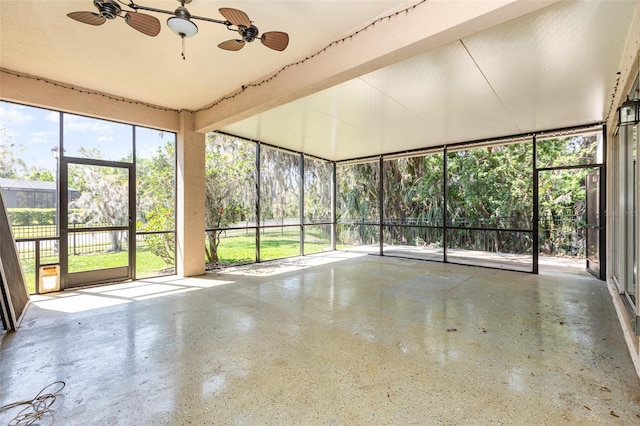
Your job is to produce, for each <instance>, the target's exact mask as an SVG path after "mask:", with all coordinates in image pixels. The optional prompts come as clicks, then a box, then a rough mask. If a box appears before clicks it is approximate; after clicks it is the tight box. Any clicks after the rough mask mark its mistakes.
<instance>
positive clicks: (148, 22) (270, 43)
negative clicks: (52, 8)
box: [67, 0, 289, 58]
mask: <svg viewBox="0 0 640 426" xmlns="http://www.w3.org/2000/svg"><path fill="white" fill-rule="evenodd" d="M178 2H179V3H180V6H179V7H178V8H177V9H176V10H175V11H173V12H171V11H169V10H162V9H156V8H153V7H147V6H142V5H139V4H136V3H134V2H133V0H129V2H128V3H125V2H123V1H121V0H93V5H94V6H95V7H96V9H98V12H97V13H96V12H87V11H82V12H71V13H68V14H67V16H68V17H69V18H71V19H75V20H76V21H78V22H82V23H83V24H89V25H102V24H104V23H105V22H106V21H107V19H109V20H113V19H116V18H123V19H124V21H125V22H126V23H127V24H128V25H129V26H130V27H132V28H133V29H135V30H138V31H140V32H141V33H142V34H145V35H148V36H151V37H155V36H157V35H158V34H159V33H160V21H159V20H158V18H156V17H155V16H153V15H148V14H144V13H140V12H139V11H140V10H144V11H148V12H156V13H164V14H166V15H173V16H172V17H171V18H169V19H167V26H168V27H169V28H170V29H171V31H173V32H174V33H176V34H177V35H179V36H180V38H182V40H183V52H182V57H183V58H184V39H185V38H188V37H193V36H194V35H196V34H197V33H198V26H197V25H196V24H195V23H194V22H193V21H192V20H193V19H195V20H200V21H207V22H213V23H216V24H222V25H225V26H226V27H227V29H229V30H231V31H235V32H237V33H238V34H239V35H240V38H239V39H231V40H227V41H223V42H222V43H220V44H218V47H219V48H220V49H224V50H230V51H237V50H240V49H242V48H243V47H244V45H245V44H246V43H251V42H252V41H254V40H255V39H256V38H259V39H260V41H261V42H262V44H264V45H265V46H267V47H268V48H270V49H273V50H277V51H283V50H284V49H286V48H287V45H288V44H289V35H288V34H287V33H284V32H282V31H268V32H265V33H262V34H260V32H259V31H258V28H257V27H256V26H255V25H253V23H252V22H251V20H250V19H249V17H248V16H247V14H246V13H244V12H243V11H241V10H238V9H231V8H228V7H223V8H220V9H219V11H220V14H221V15H222V16H224V18H225V19H226V20H224V21H223V20H220V19H213V18H205V17H203V16H195V15H191V14H190V13H189V11H188V10H187V8H186V7H184V5H185V4H189V3H191V0H178ZM121 5H122V6H125V7H127V8H129V9H131V10H126V9H123V8H122V6H121Z"/></svg>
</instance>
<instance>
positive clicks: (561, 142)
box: [536, 132, 603, 168]
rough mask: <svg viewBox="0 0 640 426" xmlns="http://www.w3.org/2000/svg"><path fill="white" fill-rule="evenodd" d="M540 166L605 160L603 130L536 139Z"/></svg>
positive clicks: (593, 162)
mask: <svg viewBox="0 0 640 426" xmlns="http://www.w3.org/2000/svg"><path fill="white" fill-rule="evenodd" d="M536 154H537V158H536V166H537V167H538V168H546V167H562V166H584V165H590V164H600V163H602V161H603V143H602V132H597V133H585V134H579V135H573V136H565V137H558V138H549V139H539V140H537V141H536Z"/></svg>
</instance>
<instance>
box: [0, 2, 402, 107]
mask: <svg viewBox="0 0 640 426" xmlns="http://www.w3.org/2000/svg"><path fill="white" fill-rule="evenodd" d="M122 1H124V2H125V3H127V2H128V0H122ZM136 3H138V4H141V5H145V6H149V7H154V8H157V9H164V10H169V11H172V10H175V9H176V7H178V6H179V5H180V4H179V2H178V1H176V0H139V1H138V0H136ZM402 3H404V2H402V1H397V0H378V1H343V2H337V1H307V0H302V1H301V0H295V1H291V0H290V1H282V0H280V1H255V0H254V1H212V0H193V1H192V2H191V3H190V4H188V5H186V7H187V9H188V10H189V11H190V12H191V14H192V15H197V16H204V17H208V18H214V19H220V20H224V17H223V16H222V15H221V14H220V13H219V12H218V9H219V8H221V7H230V8H235V9H240V10H242V11H244V12H246V13H247V15H248V16H249V18H250V19H251V20H252V21H254V23H255V25H256V26H257V27H258V28H259V30H260V32H261V33H262V32H267V31H284V32H286V33H288V34H289V36H290V42H289V46H288V47H287V49H286V50H285V51H283V52H277V51H275V50H271V49H268V48H267V47H265V46H263V45H262V44H260V42H259V41H256V42H254V43H251V44H247V45H246V46H245V47H244V48H243V49H242V50H240V51H238V52H229V51H225V50H221V49H219V48H218V47H217V45H218V44H219V43H220V42H222V41H225V40H229V39H233V38H237V37H236V36H237V35H238V34H237V33H236V32H231V31H229V30H228V29H227V28H226V27H225V26H224V25H219V24H215V23H209V22H203V21H194V22H196V24H197V25H198V34H197V35H196V36H194V37H192V38H188V39H186V40H185V42H186V45H185V48H186V58H187V59H186V60H183V59H182V57H181V42H180V38H179V37H178V36H177V35H176V34H174V33H172V32H171V30H169V28H168V27H167V26H166V25H165V22H166V20H167V18H169V17H170V15H163V14H156V13H151V12H144V11H142V12H141V13H146V14H149V15H154V16H156V17H157V18H158V19H159V20H160V22H161V25H162V29H161V31H160V34H159V35H158V36H156V37H149V36H146V35H144V34H141V33H139V32H138V31H136V30H134V29H133V28H131V27H129V26H128V25H127V24H126V23H125V22H124V20H123V19H116V20H114V21H107V22H106V23H104V24H103V25H101V26H99V27H94V26H91V25H86V24H82V23H79V22H76V21H74V20H72V19H70V18H68V17H67V16H66V15H67V13H69V12H74V11H91V12H96V11H97V9H96V8H95V7H94V6H93V1H92V0H71V1H69V0H66V1H65V0H40V1H38V0H0V67H2V68H6V69H9V70H12V71H17V72H21V73H27V74H31V75H35V76H39V77H45V78H47V79H50V80H55V81H59V82H62V83H73V84H74V85H77V86H81V87H85V88H89V89H93V90H99V91H101V92H104V93H109V94H112V95H116V96H120V97H125V98H129V99H134V100H138V101H143V102H147V103H150V104H153V105H158V106H163V107H167V108H171V109H176V110H181V109H187V110H196V109H198V108H200V107H202V106H204V105H206V104H208V103H210V102H212V101H214V100H215V99H217V98H219V97H221V96H223V95H225V94H227V93H229V92H231V91H233V90H235V89H237V88H238V87H240V86H242V85H244V84H246V83H248V82H250V81H252V80H254V79H257V78H259V77H261V76H263V75H265V74H267V73H269V72H271V71H273V70H275V69H277V68H280V67H282V66H284V65H286V64H288V63H291V62H293V61H295V60H299V59H301V58H304V57H305V56H306V55H307V54H309V52H312V51H317V50H319V49H321V48H322V47H324V46H325V45H326V44H327V43H328V42H330V41H332V40H334V39H336V38H338V37H341V36H343V35H345V34H347V33H348V32H350V31H352V30H353V29H355V28H357V27H358V26H359V25H360V24H361V23H362V22H365V21H368V20H370V19H373V18H375V17H377V16H378V15H380V14H382V13H383V12H385V11H387V10H389V9H390V8H392V7H394V6H396V5H398V4H402ZM123 9H126V8H124V7H123ZM128 10H130V9H128Z"/></svg>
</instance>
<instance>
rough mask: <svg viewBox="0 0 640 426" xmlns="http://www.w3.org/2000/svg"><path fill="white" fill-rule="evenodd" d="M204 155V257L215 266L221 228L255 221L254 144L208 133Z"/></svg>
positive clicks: (217, 258) (218, 260) (217, 261)
mask: <svg viewBox="0 0 640 426" xmlns="http://www.w3.org/2000/svg"><path fill="white" fill-rule="evenodd" d="M205 155H206V157H205V226H206V229H207V230H209V231H208V232H207V233H206V244H205V255H206V262H207V264H209V265H217V264H218V263H220V257H219V254H218V246H219V244H220V237H221V235H222V233H223V232H224V229H223V228H226V227H229V226H230V225H232V224H234V223H238V222H241V221H252V220H254V219H255V214H254V210H255V207H254V206H255V199H256V196H255V193H256V182H255V145H254V144H252V143H249V142H245V141H243V140H240V139H237V138H233V137H229V136H226V135H222V134H219V133H211V134H209V135H207V140H206V154H205Z"/></svg>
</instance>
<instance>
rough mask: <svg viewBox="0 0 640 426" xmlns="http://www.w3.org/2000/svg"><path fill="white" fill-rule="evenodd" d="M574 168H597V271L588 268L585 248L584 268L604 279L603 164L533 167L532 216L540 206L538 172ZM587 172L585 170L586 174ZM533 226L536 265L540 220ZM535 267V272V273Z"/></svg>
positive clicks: (604, 218) (604, 201)
mask: <svg viewBox="0 0 640 426" xmlns="http://www.w3.org/2000/svg"><path fill="white" fill-rule="evenodd" d="M576 169H592V170H598V174H599V177H600V178H599V185H598V193H599V194H598V195H599V205H598V209H599V212H598V214H599V215H600V227H599V228H600V233H599V234H600V235H599V241H598V249H599V253H598V265H599V271H598V274H594V273H593V272H592V271H590V270H589V259H588V257H587V253H586V248H585V269H586V270H588V271H589V272H591V273H592V274H593V275H594V276H595V277H596V278H598V279H599V280H604V279H605V277H606V265H607V258H606V241H607V221H606V207H607V205H606V199H607V198H606V188H607V186H606V184H607V182H606V175H605V171H606V168H605V164H604V163H603V164H584V165H578V166H557V167H541V168H535V170H534V185H535V188H536V190H535V191H534V194H535V195H536V196H535V199H534V209H535V216H534V217H538V213H539V212H538V210H539V206H540V199H539V197H540V195H539V194H538V188H539V187H540V177H539V176H540V172H546V171H555V170H576ZM588 174H589V172H587V175H586V176H588ZM586 186H587V185H586V181H585V191H586ZM534 226H535V234H534V235H536V236H537V238H536V247H535V253H534V262H535V265H536V267H537V266H538V256H539V254H540V247H539V236H540V221H539V220H536V221H535V223H534ZM586 234H587V232H586V225H585V241H586ZM537 272H538V271H537V268H536V271H535V273H537Z"/></svg>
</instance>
